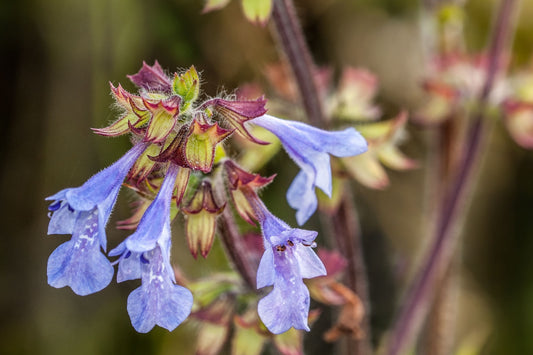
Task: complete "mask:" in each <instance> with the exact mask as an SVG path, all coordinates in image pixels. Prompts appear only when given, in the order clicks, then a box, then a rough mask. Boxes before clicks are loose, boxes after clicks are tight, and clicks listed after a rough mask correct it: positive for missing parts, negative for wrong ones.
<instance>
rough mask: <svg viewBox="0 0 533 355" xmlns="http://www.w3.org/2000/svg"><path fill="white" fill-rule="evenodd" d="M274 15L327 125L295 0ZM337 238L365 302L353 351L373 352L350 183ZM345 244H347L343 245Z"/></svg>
mask: <svg viewBox="0 0 533 355" xmlns="http://www.w3.org/2000/svg"><path fill="white" fill-rule="evenodd" d="M272 18H273V20H274V24H275V27H276V31H277V33H278V38H279V44H280V45H281V48H282V49H283V52H284V53H285V55H286V56H287V59H288V62H289V64H290V66H291V69H292V72H293V74H294V78H295V80H296V84H297V86H298V91H299V92H300V97H301V100H302V104H303V106H304V109H305V112H306V113H307V117H308V120H309V121H310V122H311V124H313V125H315V126H317V127H321V128H326V127H327V123H328V122H327V120H326V117H325V116H324V111H323V108H322V100H321V98H320V96H319V91H318V87H317V85H316V82H315V79H314V78H315V75H314V73H315V70H316V69H315V65H314V63H313V59H312V57H311V53H310V51H309V49H308V47H307V44H306V42H305V38H304V36H303V33H302V29H301V26H300V23H299V21H298V17H297V16H296V12H295V9H294V4H293V2H292V0H274V8H273V11H272ZM333 220H334V223H333V225H334V226H335V231H336V233H334V234H335V236H336V242H337V244H338V245H339V248H340V249H341V251H344V252H345V257H346V259H347V261H348V266H347V273H348V284H349V286H350V288H351V289H352V290H353V291H355V293H357V294H358V296H359V298H360V299H361V301H362V302H363V304H364V305H365V312H366V316H365V320H364V322H366V323H365V324H362V326H363V330H364V332H365V337H364V338H363V339H361V340H358V341H357V342H356V344H355V346H354V347H350V349H349V352H350V353H351V354H358V355H368V354H370V353H371V346H370V338H371V333H370V326H369V323H368V314H369V309H370V308H369V307H370V301H369V297H368V287H367V276H366V269H365V264H364V260H363V253H362V245H361V239H360V238H361V234H360V227H359V220H358V218H357V210H356V208H355V205H354V204H353V201H352V193H351V191H350V189H349V188H348V187H347V191H345V197H344V200H343V202H342V203H341V206H340V208H339V210H338V211H337V212H336V213H335V215H334V216H333ZM344 246H346V247H344Z"/></svg>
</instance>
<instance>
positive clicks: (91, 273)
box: [46, 143, 146, 295]
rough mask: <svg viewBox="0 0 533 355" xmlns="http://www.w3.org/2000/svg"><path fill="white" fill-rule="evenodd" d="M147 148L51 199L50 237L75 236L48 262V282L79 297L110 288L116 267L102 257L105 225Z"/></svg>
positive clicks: (138, 148) (132, 152) (139, 147)
mask: <svg viewBox="0 0 533 355" xmlns="http://www.w3.org/2000/svg"><path fill="white" fill-rule="evenodd" d="M145 148H146V144H144V143H141V144H137V145H135V146H134V147H133V148H131V149H130V150H129V151H128V152H127V153H126V154H124V156H123V157H122V158H120V159H119V160H118V161H116V162H115V163H114V164H113V165H111V166H109V167H107V168H106V169H104V170H102V171H101V172H99V173H98V174H96V175H94V176H93V177H91V178H90V179H89V180H87V182H85V183H84V184H83V185H82V186H80V187H77V188H68V189H64V190H61V191H60V192H58V193H57V194H55V195H53V196H50V197H47V198H46V200H53V201H54V202H53V203H52V204H51V205H50V206H49V208H48V209H49V210H50V211H51V214H52V215H51V219H50V224H49V225H48V234H72V238H71V240H70V241H68V242H65V243H63V244H61V245H60V246H59V247H58V248H57V249H56V250H54V252H52V254H51V255H50V258H49V259H48V271H47V273H48V283H49V284H50V285H51V286H53V287H57V288H60V287H64V286H70V288H72V290H73V291H74V293H76V294H78V295H88V294H91V293H94V292H97V291H100V290H101V289H103V288H104V287H106V286H107V285H108V284H109V282H110V281H111V278H112V277H113V267H112V266H111V264H110V262H109V261H108V260H107V258H106V257H105V256H104V255H103V254H102V252H101V251H100V248H102V249H103V250H105V249H106V244H107V238H106V234H105V226H106V224H107V220H108V219H109V215H110V214H111V210H112V209H113V206H114V204H115V201H116V199H117V196H118V191H119V189H120V186H121V184H122V181H123V180H124V178H125V177H126V175H127V173H128V171H129V169H130V167H131V166H132V165H133V163H134V162H135V160H137V158H138V157H139V156H140V155H141V153H142V152H143V151H144V149H145Z"/></svg>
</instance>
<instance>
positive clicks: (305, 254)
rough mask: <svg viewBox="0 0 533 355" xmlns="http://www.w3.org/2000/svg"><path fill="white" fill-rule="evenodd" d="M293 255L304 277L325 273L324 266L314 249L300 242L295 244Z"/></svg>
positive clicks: (309, 277) (308, 277)
mask: <svg viewBox="0 0 533 355" xmlns="http://www.w3.org/2000/svg"><path fill="white" fill-rule="evenodd" d="M295 247H296V250H295V251H294V256H295V257H296V260H298V265H299V266H300V274H301V276H302V278H304V279H311V278H313V277H317V276H324V275H326V268H325V266H324V264H323V263H322V261H321V260H320V258H319V257H318V255H316V253H315V251H314V250H313V249H312V248H311V247H308V246H304V245H302V244H296V245H295Z"/></svg>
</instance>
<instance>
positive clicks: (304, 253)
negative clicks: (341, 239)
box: [257, 205, 326, 334]
mask: <svg viewBox="0 0 533 355" xmlns="http://www.w3.org/2000/svg"><path fill="white" fill-rule="evenodd" d="M260 208H261V210H262V211H261V212H262V213H259V220H260V223H261V229H262V231H263V236H264V244H265V252H264V254H263V257H262V258H261V262H260V263H259V268H258V269H257V288H262V287H265V286H270V285H273V286H274V288H273V289H272V291H271V292H270V293H269V294H268V295H267V296H265V297H264V298H263V299H261V300H260V301H259V304H258V309H257V310H258V313H259V317H260V318H261V320H262V321H263V323H264V324H265V326H266V327H267V328H268V330H270V331H271V332H272V333H274V334H281V333H283V332H285V331H287V330H289V329H290V328H291V327H294V328H295V329H303V330H306V331H309V326H308V325H307V317H308V314H309V290H308V289H307V287H306V286H305V284H304V283H303V281H302V279H304V278H306V279H308V278H313V277H317V276H322V275H325V274H326V268H325V267H324V264H322V261H320V259H319V258H318V256H317V255H316V254H315V252H314V251H313V249H312V248H313V247H314V246H315V243H314V240H315V238H316V236H317V232H314V231H308V230H303V229H297V228H290V227H289V226H288V225H287V224H286V223H285V222H283V221H281V220H280V219H279V218H277V217H275V216H274V215H272V214H271V213H270V212H269V211H268V210H267V209H266V207H264V205H262V206H260Z"/></svg>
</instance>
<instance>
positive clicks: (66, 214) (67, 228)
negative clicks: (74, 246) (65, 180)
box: [48, 201, 79, 234]
mask: <svg viewBox="0 0 533 355" xmlns="http://www.w3.org/2000/svg"><path fill="white" fill-rule="evenodd" d="M78 215H79V212H78V211H74V210H72V209H70V208H69V205H68V203H66V202H64V201H62V202H61V207H60V208H59V209H58V210H57V211H54V212H53V214H52V217H51V218H50V223H49V224H48V234H72V232H73V230H74V224H75V223H76V219H77V218H78Z"/></svg>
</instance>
